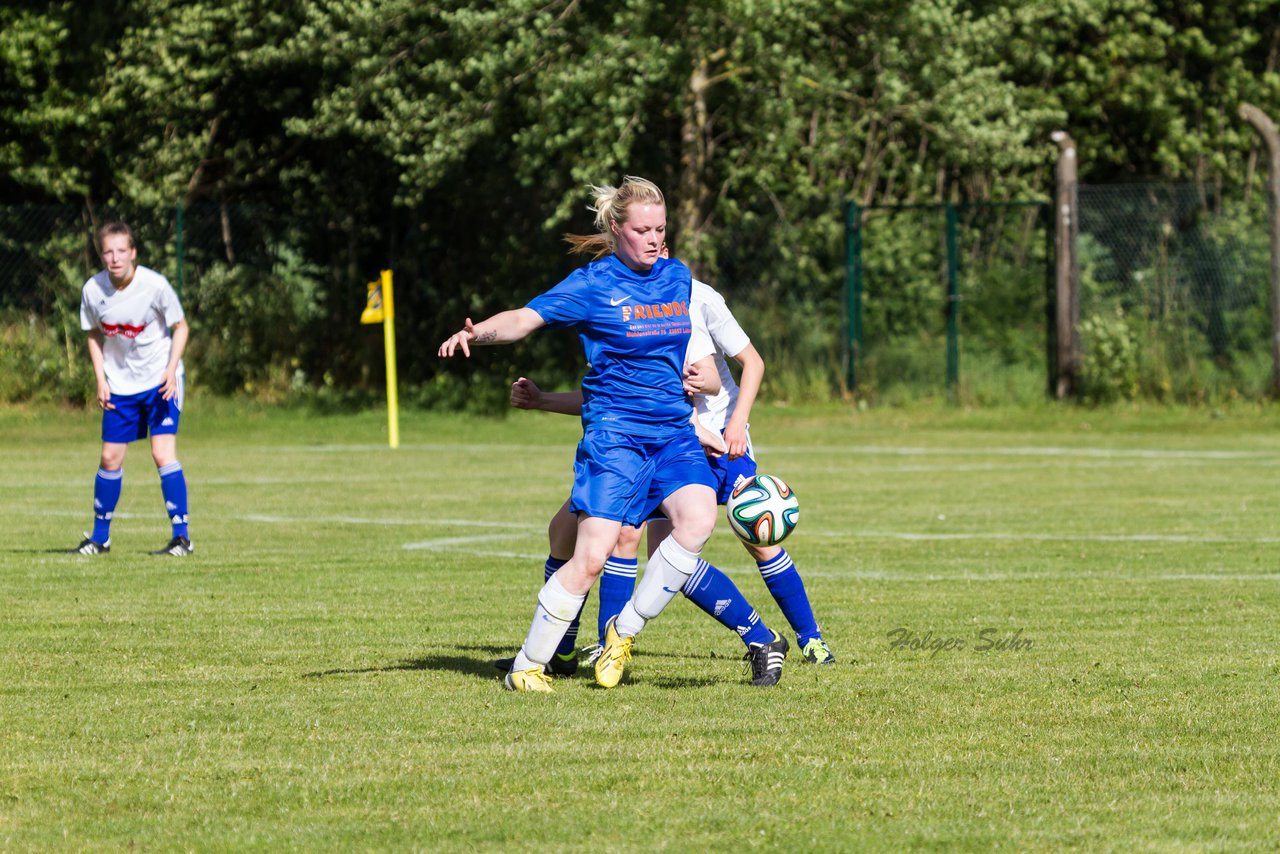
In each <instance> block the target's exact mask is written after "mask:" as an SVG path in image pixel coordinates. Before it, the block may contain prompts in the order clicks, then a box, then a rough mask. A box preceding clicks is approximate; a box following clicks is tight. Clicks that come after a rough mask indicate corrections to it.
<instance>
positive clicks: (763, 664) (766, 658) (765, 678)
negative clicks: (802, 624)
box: [743, 632, 791, 688]
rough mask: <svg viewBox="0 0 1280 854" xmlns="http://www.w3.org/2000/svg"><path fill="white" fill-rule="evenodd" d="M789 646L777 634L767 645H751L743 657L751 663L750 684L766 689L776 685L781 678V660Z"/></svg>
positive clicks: (775, 633) (785, 640) (774, 634)
mask: <svg viewBox="0 0 1280 854" xmlns="http://www.w3.org/2000/svg"><path fill="white" fill-rule="evenodd" d="M790 648H791V644H789V643H787V639H786V638H784V637H783V636H782V635H780V634H778V633H777V632H774V633H773V640H771V641H770V642H769V643H753V644H751V645H750V646H748V647H747V654H746V655H744V656H743V658H745V659H746V660H747V661H749V662H751V684H752V685H759V686H760V687H762V688H766V687H768V686H770V685H777V684H778V680H780V679H781V678H782V660H783V659H784V658H786V657H787V650H789V649H790Z"/></svg>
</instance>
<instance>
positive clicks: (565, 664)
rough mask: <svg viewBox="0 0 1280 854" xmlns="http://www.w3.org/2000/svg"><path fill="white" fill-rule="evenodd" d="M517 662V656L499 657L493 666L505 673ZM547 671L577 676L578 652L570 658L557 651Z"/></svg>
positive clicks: (560, 674) (557, 674) (558, 674)
mask: <svg viewBox="0 0 1280 854" xmlns="http://www.w3.org/2000/svg"><path fill="white" fill-rule="evenodd" d="M515 663H516V657H515V656H514V655H513V656H511V657H510V658H499V659H498V660H497V661H495V662H494V663H493V666H494V667H496V668H498V669H499V670H501V671H502V672H503V673H510V672H511V666H512V665H513V664H515ZM547 672H548V673H551V674H554V675H556V676H577V675H578V653H576V652H575V653H573V654H572V655H570V656H569V657H568V658H561V657H560V655H559V654H558V653H557V654H556V655H553V656H551V661H549V662H547Z"/></svg>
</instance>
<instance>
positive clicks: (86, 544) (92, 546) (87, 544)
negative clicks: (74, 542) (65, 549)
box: [71, 533, 111, 555]
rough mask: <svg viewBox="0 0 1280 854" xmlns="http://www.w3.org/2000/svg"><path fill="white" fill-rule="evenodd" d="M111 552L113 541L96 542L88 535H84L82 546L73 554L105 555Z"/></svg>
mask: <svg viewBox="0 0 1280 854" xmlns="http://www.w3.org/2000/svg"><path fill="white" fill-rule="evenodd" d="M109 551H111V540H107V541H106V542H105V543H99V542H95V541H94V539H93V538H92V537H90V536H89V535H88V534H87V533H86V534H85V535H84V539H83V540H81V541H80V545H78V546H76V547H75V548H74V549H72V550H71V552H72V554H81V555H104V554H106V553H107V552H109Z"/></svg>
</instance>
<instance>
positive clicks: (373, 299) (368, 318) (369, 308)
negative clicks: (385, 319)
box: [360, 282, 383, 323]
mask: <svg viewBox="0 0 1280 854" xmlns="http://www.w3.org/2000/svg"><path fill="white" fill-rule="evenodd" d="M382 314H383V312H382V285H381V283H379V282H370V283H369V300H368V302H366V303H365V304H364V311H362V312H360V322H361V323H381V322H382Z"/></svg>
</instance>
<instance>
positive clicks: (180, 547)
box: [152, 537, 196, 557]
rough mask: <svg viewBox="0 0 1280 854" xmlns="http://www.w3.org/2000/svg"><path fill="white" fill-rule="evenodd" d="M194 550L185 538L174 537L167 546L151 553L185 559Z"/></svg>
mask: <svg viewBox="0 0 1280 854" xmlns="http://www.w3.org/2000/svg"><path fill="white" fill-rule="evenodd" d="M195 550H196V547H195V546H193V545H191V541H190V540H188V539H187V538H186V537H174V538H173V539H172V540H170V541H169V544H168V545H167V546H165V547H164V548H162V549H159V550H158V551H154V552H152V554H153V555H173V556H174V557H186V556H187V555H189V554H191V553H192V552H194V551H195Z"/></svg>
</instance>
